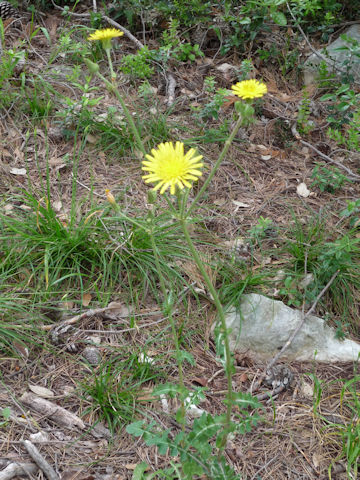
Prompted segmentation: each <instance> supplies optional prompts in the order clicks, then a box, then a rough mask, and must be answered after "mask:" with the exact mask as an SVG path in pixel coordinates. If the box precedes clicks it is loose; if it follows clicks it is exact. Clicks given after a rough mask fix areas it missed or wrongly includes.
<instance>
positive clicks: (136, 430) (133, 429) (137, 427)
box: [126, 420, 145, 437]
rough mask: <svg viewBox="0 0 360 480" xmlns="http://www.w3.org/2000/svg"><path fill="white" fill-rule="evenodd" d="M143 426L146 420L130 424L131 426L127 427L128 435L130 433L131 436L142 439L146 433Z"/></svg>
mask: <svg viewBox="0 0 360 480" xmlns="http://www.w3.org/2000/svg"><path fill="white" fill-rule="evenodd" d="M143 425H144V420H139V421H138V422H133V423H130V425H128V426H127V427H126V431H127V433H130V435H135V437H141V436H142V435H143V434H144V432H145V430H144V429H143V428H142V426H143Z"/></svg>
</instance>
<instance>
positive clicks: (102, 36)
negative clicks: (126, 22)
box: [88, 28, 124, 42]
mask: <svg viewBox="0 0 360 480" xmlns="http://www.w3.org/2000/svg"><path fill="white" fill-rule="evenodd" d="M123 35H124V32H122V31H121V30H118V29H117V28H103V29H101V30H96V31H95V32H94V33H92V34H91V35H89V36H88V40H90V41H91V42H93V41H95V40H111V39H112V38H115V37H122V36H123Z"/></svg>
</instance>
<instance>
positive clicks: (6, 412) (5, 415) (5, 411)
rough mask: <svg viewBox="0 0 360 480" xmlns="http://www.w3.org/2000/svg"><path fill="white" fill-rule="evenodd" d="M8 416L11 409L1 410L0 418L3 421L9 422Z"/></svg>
mask: <svg viewBox="0 0 360 480" xmlns="http://www.w3.org/2000/svg"><path fill="white" fill-rule="evenodd" d="M10 415H11V409H10V407H5V408H3V409H2V410H1V416H2V417H3V418H4V419H5V420H9V418H10Z"/></svg>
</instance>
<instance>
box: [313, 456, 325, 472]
mask: <svg viewBox="0 0 360 480" xmlns="http://www.w3.org/2000/svg"><path fill="white" fill-rule="evenodd" d="M323 460H324V457H323V456H322V455H320V453H316V452H315V453H314V454H313V456H312V461H313V464H314V467H315V468H316V470H317V469H318V468H319V467H320V465H321V463H322V462H323Z"/></svg>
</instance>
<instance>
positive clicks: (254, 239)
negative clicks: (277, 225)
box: [249, 217, 273, 244]
mask: <svg viewBox="0 0 360 480" xmlns="http://www.w3.org/2000/svg"><path fill="white" fill-rule="evenodd" d="M272 228H273V221H272V220H271V218H264V217H259V220H258V222H257V224H256V225H254V226H253V227H251V228H250V230H249V236H250V242H251V243H253V244H258V243H260V242H261V240H263V239H264V238H265V237H266V236H267V232H268V231H269V230H271V229H272Z"/></svg>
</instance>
